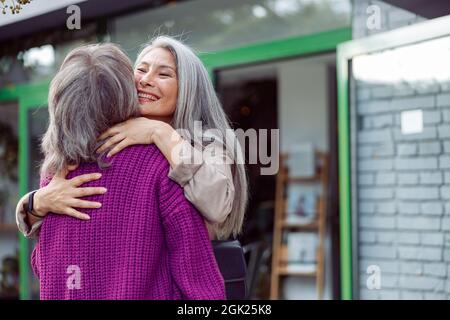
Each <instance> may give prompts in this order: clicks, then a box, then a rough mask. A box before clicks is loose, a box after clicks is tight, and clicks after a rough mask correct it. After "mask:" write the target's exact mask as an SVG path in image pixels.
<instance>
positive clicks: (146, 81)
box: [139, 73, 155, 87]
mask: <svg viewBox="0 0 450 320" xmlns="http://www.w3.org/2000/svg"><path fill="white" fill-rule="evenodd" d="M139 84H140V85H141V86H143V87H146V86H151V87H154V85H155V84H154V81H153V77H152V76H151V75H150V73H147V74H145V75H144V76H143V77H142V78H141V80H139Z"/></svg>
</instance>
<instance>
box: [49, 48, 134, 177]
mask: <svg viewBox="0 0 450 320" xmlns="http://www.w3.org/2000/svg"><path fill="white" fill-rule="evenodd" d="M48 111H49V114H50V121H49V126H48V128H47V131H46V133H45V134H44V136H43V138H42V145H41V147H42V151H43V152H44V156H45V158H44V161H43V163H42V167H41V173H43V174H45V175H49V176H51V175H54V174H55V173H57V172H60V171H61V170H63V169H64V168H65V167H67V166H68V165H71V164H79V163H80V162H82V161H87V162H92V161H97V162H98V163H99V165H100V166H101V167H103V166H105V163H102V161H101V160H100V159H101V156H98V155H96V153H95V150H96V149H97V147H98V146H99V143H98V142H97V138H98V136H99V135H100V134H101V133H102V132H103V131H105V130H106V129H108V128H109V127H111V126H113V125H115V124H117V123H119V122H122V121H125V120H127V119H129V118H130V117H133V116H136V115H137V112H138V100H137V92H136V88H135V86H134V76H133V67H132V64H131V61H130V59H129V58H128V57H127V56H126V55H125V54H124V53H123V52H122V50H120V48H119V47H118V46H117V45H114V44H95V45H87V46H83V47H79V48H76V49H74V50H72V51H71V52H70V53H69V54H68V55H67V56H66V58H65V59H64V61H63V63H62V65H61V68H60V69H59V71H58V73H57V74H56V76H55V77H54V78H53V80H52V82H51V84H50V90H49V94H48Z"/></svg>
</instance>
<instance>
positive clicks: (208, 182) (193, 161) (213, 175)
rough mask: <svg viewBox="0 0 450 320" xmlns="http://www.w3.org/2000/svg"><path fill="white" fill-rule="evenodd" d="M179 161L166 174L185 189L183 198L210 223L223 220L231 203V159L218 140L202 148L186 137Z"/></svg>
mask: <svg viewBox="0 0 450 320" xmlns="http://www.w3.org/2000/svg"><path fill="white" fill-rule="evenodd" d="M180 160H181V162H180V163H179V164H178V165H176V166H175V167H174V168H171V169H170V171H169V178H170V179H172V180H173V181H175V182H177V183H178V184H179V185H180V186H182V187H183V189H184V194H185V196H186V198H187V199H188V200H189V201H190V202H191V203H192V204H194V206H195V207H196V208H197V209H198V210H199V211H200V213H201V214H202V215H203V216H204V217H205V218H206V219H207V220H208V221H209V222H211V223H222V222H224V221H225V220H226V218H227V217H228V215H229V214H230V212H231V210H232V207H233V199H234V193H235V189H234V184H233V176H232V171H231V162H232V160H231V159H230V158H229V157H228V156H227V155H226V154H225V152H224V151H223V148H222V146H221V145H220V144H218V143H216V142H213V143H210V144H209V145H207V146H206V147H205V149H204V150H203V151H200V150H198V149H196V148H195V147H193V146H191V145H190V144H189V143H188V142H187V141H185V142H184V143H183V145H182V148H180Z"/></svg>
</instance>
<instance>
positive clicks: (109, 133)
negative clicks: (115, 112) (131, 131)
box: [97, 123, 123, 140]
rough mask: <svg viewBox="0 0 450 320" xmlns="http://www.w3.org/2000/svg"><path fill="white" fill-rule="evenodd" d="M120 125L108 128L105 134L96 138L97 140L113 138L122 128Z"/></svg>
mask: <svg viewBox="0 0 450 320" xmlns="http://www.w3.org/2000/svg"><path fill="white" fill-rule="evenodd" d="M122 125H123V124H122V123H119V124H116V125H115V126H113V127H111V128H109V129H108V130H106V131H105V132H103V133H102V134H101V135H100V137H98V139H97V140H105V139H106V138H108V137H111V136H114V135H116V134H118V133H120V129H119V128H120V127H121V126H122Z"/></svg>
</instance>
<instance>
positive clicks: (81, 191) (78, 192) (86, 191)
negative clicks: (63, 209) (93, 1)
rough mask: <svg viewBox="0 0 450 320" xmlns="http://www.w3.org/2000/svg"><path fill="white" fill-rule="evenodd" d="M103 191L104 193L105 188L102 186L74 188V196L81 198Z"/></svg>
mask: <svg viewBox="0 0 450 320" xmlns="http://www.w3.org/2000/svg"><path fill="white" fill-rule="evenodd" d="M104 193H106V188H103V187H87V188H76V189H75V191H74V197H75V198H81V197H87V196H93V195H98V194H104Z"/></svg>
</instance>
